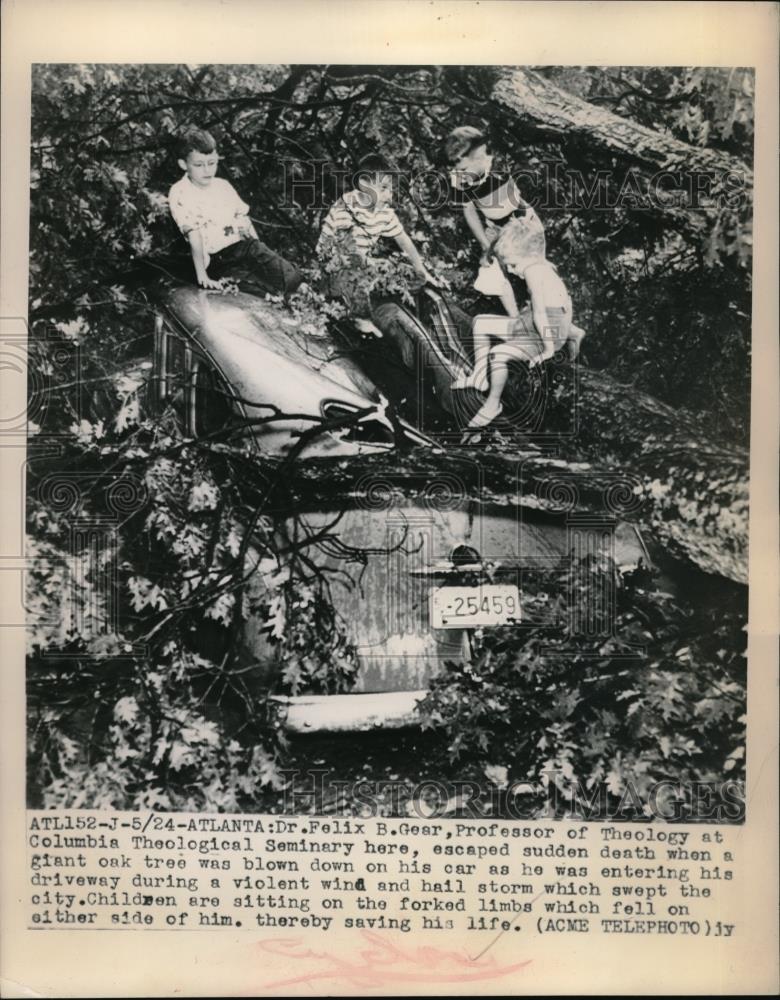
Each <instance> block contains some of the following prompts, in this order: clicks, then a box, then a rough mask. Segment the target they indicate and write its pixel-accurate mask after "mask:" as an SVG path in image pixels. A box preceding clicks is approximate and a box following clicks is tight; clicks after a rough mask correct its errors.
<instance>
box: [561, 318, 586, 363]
mask: <svg viewBox="0 0 780 1000" xmlns="http://www.w3.org/2000/svg"><path fill="white" fill-rule="evenodd" d="M584 336H585V331H584V330H583V329H582V327H580V326H574V324H572V327H571V330H570V331H569V336H568V338H567V340H566V350H567V351H568V353H569V357H570V358H571V360H572V361H574V359H575V358H576V357H577V355H578V354H579V353H580V347H581V346H582V338H583V337H584Z"/></svg>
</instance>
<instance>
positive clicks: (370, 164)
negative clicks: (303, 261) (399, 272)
mask: <svg viewBox="0 0 780 1000" xmlns="http://www.w3.org/2000/svg"><path fill="white" fill-rule="evenodd" d="M356 178H357V187H356V188H355V189H354V190H352V191H347V192H346V193H345V194H344V195H342V197H341V198H339V199H338V201H336V202H335V203H334V204H333V205H332V206H331V208H330V211H329V212H328V214H327V216H326V217H325V221H324V222H323V224H322V231H321V232H320V236H319V240H318V241H317V256H318V257H319V259H320V262H321V264H322V266H323V270H324V271H325V273H326V286H327V289H328V291H329V292H330V294H331V295H333V296H334V297H336V298H340V299H342V300H343V301H344V302H345V304H346V305H347V307H348V308H349V310H350V312H351V313H352V314H353V320H354V322H355V325H356V326H357V327H358V329H360V330H362V331H363V332H367V333H369V332H370V333H374V334H376V335H378V336H381V333H380V331H379V330H378V329H377V327H376V326H375V325H374V323H373V322H372V320H371V318H370V317H371V301H370V296H369V293H368V291H367V290H366V281H365V274H364V272H365V269H366V267H367V266H368V258H369V257H370V255H371V253H372V252H373V250H374V249H375V247H376V245H377V243H378V241H379V240H380V239H393V240H395V242H396V244H397V245H398V248H399V249H400V250H401V251H403V253H404V254H406V256H407V258H408V259H409V261H410V263H411V265H412V267H413V268H414V270H415V273H416V274H417V276H418V277H419V278H420V279H421V280H423V281H428V282H430V283H432V284H436V281H435V279H434V278H433V277H432V275H431V274H430V273H429V272H428V270H427V269H426V267H425V265H424V264H423V262H422V258H421V257H420V254H419V252H418V250H417V247H416V246H415V245H414V243H413V242H412V240H411V239H410V238H409V236H408V235H407V233H406V231H405V230H404V227H403V226H402V225H401V222H400V220H399V218H398V216H397V215H396V213H395V211H394V210H393V209H392V208H391V206H390V202H391V200H392V197H393V168H392V167H391V166H390V164H389V163H388V161H387V160H386V159H385V158H384V157H383V156H380V155H379V154H376V153H371V154H369V155H368V156H364V157H363V159H362V160H361V161H360V163H359V164H358V168H357V172H356ZM342 240H343V241H344V243H343V244H342V245H343V246H344V248H345V250H346V254H347V261H346V262H345V261H344V259H343V257H342V258H341V259H338V258H334V256H333V255H334V250H335V247H336V245H337V244H339V243H341V241H342Z"/></svg>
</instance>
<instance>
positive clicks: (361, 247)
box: [317, 191, 404, 257]
mask: <svg viewBox="0 0 780 1000" xmlns="http://www.w3.org/2000/svg"><path fill="white" fill-rule="evenodd" d="M343 230H349V231H350V236H351V238H352V240H353V242H354V244H355V249H356V250H357V251H358V253H359V254H360V255H361V256H362V257H367V256H368V255H369V254H370V253H371V251H372V250H373V249H374V247H375V246H376V244H377V241H378V240H379V239H380V238H381V237H387V238H394V237H397V236H401V235H402V234H403V231H404V227H403V226H402V225H401V223H400V221H399V219H398V216H397V215H396V214H395V212H394V211H393V209H392V208H390V206H389V205H383V206H381V207H380V208H377V209H376V211H375V210H374V209H373V208H369V207H366V206H365V205H361V204H360V196H359V192H358V191H347V192H346V194H344V195H343V196H342V197H341V198H339V200H338V201H337V202H335V203H334V204H333V205H332V206H331V209H330V211H329V212H328V214H327V215H326V216H325V221H324V222H323V224H322V232H321V233H320V238H319V240H318V241H317V253H318V254H320V255H322V254H323V253H326V252H327V244H328V242H329V241H330V240H332V239H333V238H334V237H335V236H336V234H337V233H339V232H341V231H343Z"/></svg>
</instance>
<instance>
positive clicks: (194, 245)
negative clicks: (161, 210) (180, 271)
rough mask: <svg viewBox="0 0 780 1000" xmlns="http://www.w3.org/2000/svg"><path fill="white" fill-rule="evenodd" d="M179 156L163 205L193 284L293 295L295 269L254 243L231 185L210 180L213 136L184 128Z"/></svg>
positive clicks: (296, 281)
mask: <svg viewBox="0 0 780 1000" xmlns="http://www.w3.org/2000/svg"><path fill="white" fill-rule="evenodd" d="M179 154H180V155H179V161H178V162H179V166H180V167H181V168H182V170H183V171H184V176H183V177H182V178H181V180H179V181H177V182H176V183H175V184H174V185H173V186H172V187H171V190H170V192H169V193H168V204H169V207H170V210H171V215H172V216H173V220H174V222H175V223H176V225H177V226H178V227H179V229H180V230H181V233H182V235H183V236H185V237H186V238H187V240H188V242H189V245H190V252H191V253H192V263H193V267H194V269H195V279H196V281H197V283H198V285H200V287H201V288H209V289H215V290H218V291H222V290H223V289H224V287H225V282H226V280H227V279H228V278H233V279H238V280H240V281H242V282H243V283H245V284H246V285H247V286H248V287H247V290H248V291H252V292H255V293H257V292H259V293H260V294H261V295H262V294H264V293H265V292H268V291H270V292H281V293H283V294H287V293H290V292H293V291H295V289H296V288H297V287H298V285H300V283H301V281H302V276H301V274H300V273H299V271H298V269H297V268H295V267H294V266H293V265H292V264H290V263H289V261H286V260H285V259H284V258H283V257H280V256H279V254H277V253H275V252H274V251H273V250H271V248H270V247H267V246H266V245H265V243H263V242H262V241H261V240H260V239H259V237H258V235H257V233H256V232H255V228H254V226H253V225H252V222H251V220H250V218H249V205H247V203H246V202H245V201H242V200H241V198H240V197H239V196H238V193H237V192H236V189H235V188H234V187H233V185H232V184H231V183H230V181H227V180H225V179H224V178H223V177H217V176H215V175H216V172H217V164H218V163H219V155H218V153H217V144H216V142H215V141H214V138H213V136H211V135H210V134H209V133H208V132H204V131H202V130H201V129H195V128H193V129H189V130H188V131H187V132H185V134H184V135H183V136H182V138H181V140H180V145H179ZM209 270H210V271H211V275H210V274H209Z"/></svg>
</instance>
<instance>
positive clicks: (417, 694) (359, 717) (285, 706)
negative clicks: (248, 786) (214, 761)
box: [272, 691, 427, 733]
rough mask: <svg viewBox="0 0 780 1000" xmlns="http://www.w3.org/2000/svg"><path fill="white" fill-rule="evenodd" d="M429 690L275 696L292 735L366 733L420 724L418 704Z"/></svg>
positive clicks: (285, 725)
mask: <svg viewBox="0 0 780 1000" xmlns="http://www.w3.org/2000/svg"><path fill="white" fill-rule="evenodd" d="M426 694H427V691H383V692H379V693H371V694H331V695H299V696H297V697H282V696H276V697H274V698H273V699H272V701H274V702H275V703H276V706H277V710H278V712H279V717H280V721H281V723H282V725H283V727H284V728H285V729H286V730H288V731H289V732H292V733H316V732H329V733H337V732H365V731H368V730H371V729H402V728H404V727H406V726H415V725H418V724H419V721H420V715H419V713H418V712H417V711H416V706H417V703H418V702H420V701H422V699H423V698H424V697H425V696H426Z"/></svg>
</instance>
